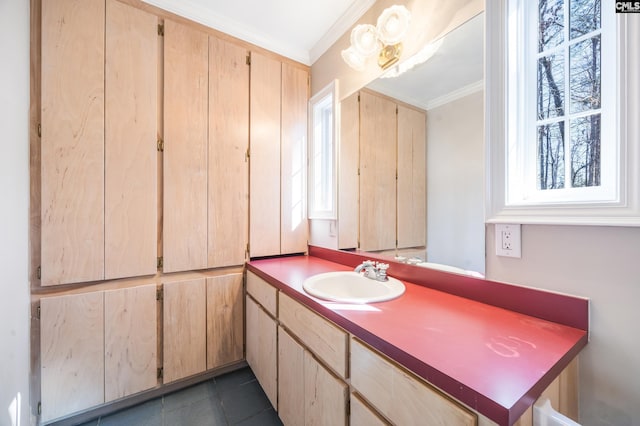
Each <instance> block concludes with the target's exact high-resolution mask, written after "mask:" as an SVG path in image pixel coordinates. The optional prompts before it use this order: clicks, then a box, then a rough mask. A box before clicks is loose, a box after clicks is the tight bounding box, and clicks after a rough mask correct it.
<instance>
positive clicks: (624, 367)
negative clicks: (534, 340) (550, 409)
mask: <svg viewBox="0 0 640 426" xmlns="http://www.w3.org/2000/svg"><path fill="white" fill-rule="evenodd" d="M521 237H522V258H521V259H514V258H506V257H497V256H496V255H495V241H494V226H492V225H491V226H488V227H487V277H488V278H490V279H493V280H497V281H505V282H510V283H516V284H521V285H526V286H532V287H538V288H544V289H549V290H554V291H558V292H563V293H568V294H573V295H578V296H584V297H588V298H590V314H591V319H590V328H591V330H590V331H591V340H590V342H589V344H588V345H587V346H586V348H585V349H584V350H583V351H582V352H581V353H580V356H579V369H580V422H581V423H582V424H583V425H585V426H592V425H615V426H628V425H640V228H625V227H605V226H601V227H588V226H550V225H523V226H522V234H521Z"/></svg>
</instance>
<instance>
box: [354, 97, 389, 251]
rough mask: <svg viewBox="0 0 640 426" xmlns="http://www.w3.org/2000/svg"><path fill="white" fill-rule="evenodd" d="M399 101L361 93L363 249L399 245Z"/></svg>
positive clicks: (361, 245) (381, 248) (361, 211)
mask: <svg viewBox="0 0 640 426" xmlns="http://www.w3.org/2000/svg"><path fill="white" fill-rule="evenodd" d="M396 163H397V161H396V104H395V103H394V102H391V101H390V100H389V99H386V98H383V97H381V96H377V95H374V94H371V93H369V92H365V91H362V92H360V248H361V249H362V250H387V249H393V248H395V247H396Z"/></svg>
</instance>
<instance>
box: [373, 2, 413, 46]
mask: <svg viewBox="0 0 640 426" xmlns="http://www.w3.org/2000/svg"><path fill="white" fill-rule="evenodd" d="M410 21H411V13H410V12H409V10H408V9H407V8H406V7H404V6H401V5H395V6H391V7H388V8H386V9H385V10H383V11H382V14H381V15H380V17H379V18H378V21H377V25H376V30H377V31H378V38H379V39H380V41H382V42H383V43H384V44H386V45H390V44H396V43H399V42H400V41H402V38H403V37H404V36H405V35H406V34H407V31H409V22H410Z"/></svg>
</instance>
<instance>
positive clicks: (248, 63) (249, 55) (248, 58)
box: [247, 54, 251, 65]
mask: <svg viewBox="0 0 640 426" xmlns="http://www.w3.org/2000/svg"><path fill="white" fill-rule="evenodd" d="M247 65H251V54H248V55H247Z"/></svg>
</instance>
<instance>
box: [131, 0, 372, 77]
mask: <svg viewBox="0 0 640 426" xmlns="http://www.w3.org/2000/svg"><path fill="white" fill-rule="evenodd" d="M143 1H144V2H146V3H149V4H152V5H154V6H158V7H160V8H162V9H165V10H168V11H170V12H173V13H175V14H177V15H180V16H183V17H185V18H188V19H190V20H192V21H196V22H199V23H201V24H203V25H206V26H208V27H211V28H215V29H216V30H219V31H221V32H224V33H226V34H230V35H232V36H234V37H237V38H239V39H241V40H245V41H247V42H250V43H252V44H255V45H257V46H260V47H263V48H265V49H268V50H270V51H272V52H276V53H279V54H280V55H283V56H286V57H288V58H291V59H293V60H295V61H298V62H302V63H303V64H306V65H311V64H313V62H315V60H316V59H318V58H319V57H320V56H321V55H322V54H323V53H324V52H325V51H326V50H327V49H328V48H329V47H331V45H333V43H335V41H336V40H337V39H338V38H339V37H340V36H341V35H342V34H344V33H345V32H346V31H348V30H349V29H350V28H351V26H352V25H353V24H354V23H355V22H356V21H357V20H358V18H360V17H361V16H362V15H363V14H364V13H365V12H366V11H367V10H368V9H369V8H370V7H371V6H372V5H373V4H374V3H375V0H322V1H317V0H233V1H230V0H143Z"/></svg>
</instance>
